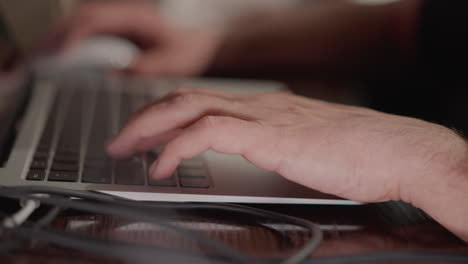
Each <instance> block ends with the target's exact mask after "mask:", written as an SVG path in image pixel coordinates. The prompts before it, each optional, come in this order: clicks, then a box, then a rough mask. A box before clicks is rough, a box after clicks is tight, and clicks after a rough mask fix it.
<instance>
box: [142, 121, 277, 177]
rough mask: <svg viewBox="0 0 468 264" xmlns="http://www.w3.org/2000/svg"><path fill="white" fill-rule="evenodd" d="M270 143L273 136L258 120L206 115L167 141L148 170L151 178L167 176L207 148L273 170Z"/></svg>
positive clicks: (274, 156)
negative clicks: (239, 157)
mask: <svg viewBox="0 0 468 264" xmlns="http://www.w3.org/2000/svg"><path fill="white" fill-rule="evenodd" d="M274 142H275V139H274V137H273V135H272V134H271V133H269V131H268V130H267V129H266V128H265V127H263V126H262V125H260V124H259V123H256V122H251V121H245V120H240V119H237V118H233V117H223V116H206V117H204V118H203V119H201V120H199V121H198V122H196V123H194V124H193V125H192V126H190V127H188V128H187V129H185V130H184V131H183V132H182V133H181V134H180V135H179V136H177V137H176V138H174V139H173V140H172V141H170V142H169V143H168V144H167V145H166V147H165V148H164V150H163V151H162V152H161V153H160V155H159V158H158V160H157V161H156V162H155V163H153V164H152V166H151V167H150V171H149V173H150V175H151V176H152V177H153V178H158V179H160V178H165V177H169V176H170V175H172V173H173V172H174V171H175V169H176V168H177V166H178V165H179V163H180V162H181V161H182V160H183V159H190V158H193V157H195V156H197V155H199V154H201V153H203V152H204V151H206V150H208V149H212V150H214V151H216V152H221V153H227V154H240V155H243V156H244V157H245V158H247V159H248V160H249V161H251V162H252V163H253V164H254V165H256V166H258V167H260V168H264V169H268V170H274V168H275V167H276V166H277V164H278V163H279V161H280V158H281V157H280V156H279V155H277V151H276V150H275V144H274Z"/></svg>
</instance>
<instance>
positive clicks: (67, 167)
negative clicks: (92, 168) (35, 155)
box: [50, 161, 79, 172]
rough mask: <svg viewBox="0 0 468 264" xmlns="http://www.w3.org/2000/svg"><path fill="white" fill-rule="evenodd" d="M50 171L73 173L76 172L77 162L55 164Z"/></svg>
mask: <svg viewBox="0 0 468 264" xmlns="http://www.w3.org/2000/svg"><path fill="white" fill-rule="evenodd" d="M50 170H52V171H75V172H78V170H79V165H78V163H77V162H55V161H54V163H53V164H52V167H51V168H50Z"/></svg>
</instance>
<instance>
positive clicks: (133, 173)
mask: <svg viewBox="0 0 468 264" xmlns="http://www.w3.org/2000/svg"><path fill="white" fill-rule="evenodd" d="M114 168H115V170H114V172H115V183H116V184H124V185H144V184H145V179H144V177H145V171H144V167H143V162H142V160H141V159H140V158H139V157H131V158H128V159H125V160H118V161H116V162H115V167H114Z"/></svg>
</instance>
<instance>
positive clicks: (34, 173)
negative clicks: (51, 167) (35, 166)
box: [26, 170, 46, 181]
mask: <svg viewBox="0 0 468 264" xmlns="http://www.w3.org/2000/svg"><path fill="white" fill-rule="evenodd" d="M45 175H46V173H45V171H44V170H31V171H29V172H28V175H27V176H26V179H27V180H30V181H43V180H44V179H45Z"/></svg>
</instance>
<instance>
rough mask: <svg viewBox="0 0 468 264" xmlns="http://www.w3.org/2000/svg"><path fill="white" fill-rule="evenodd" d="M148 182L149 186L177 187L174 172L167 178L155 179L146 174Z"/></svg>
mask: <svg viewBox="0 0 468 264" xmlns="http://www.w3.org/2000/svg"><path fill="white" fill-rule="evenodd" d="M148 184H149V185H151V186H160V187H177V179H176V176H175V174H174V175H172V176H171V177H169V178H166V179H162V180H155V179H153V178H151V177H149V176H148Z"/></svg>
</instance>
